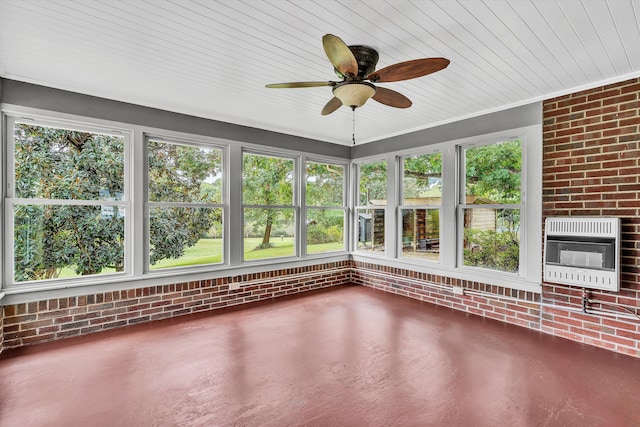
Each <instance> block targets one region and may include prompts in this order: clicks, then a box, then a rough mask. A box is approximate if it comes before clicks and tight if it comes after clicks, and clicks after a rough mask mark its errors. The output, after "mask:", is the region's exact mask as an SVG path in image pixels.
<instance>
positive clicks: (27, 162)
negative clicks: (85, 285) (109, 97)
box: [5, 119, 129, 283]
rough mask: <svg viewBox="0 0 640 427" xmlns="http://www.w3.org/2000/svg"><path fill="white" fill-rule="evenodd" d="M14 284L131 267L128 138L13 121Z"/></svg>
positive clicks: (10, 234)
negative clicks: (127, 250)
mask: <svg viewBox="0 0 640 427" xmlns="http://www.w3.org/2000/svg"><path fill="white" fill-rule="evenodd" d="M8 128H9V129H12V131H13V132H12V134H11V135H9V138H8V140H9V148H8V150H9V153H10V154H9V157H10V158H12V160H10V161H9V176H8V179H9V182H8V186H7V190H8V191H7V200H6V202H7V208H8V209H7V213H8V216H9V218H7V219H8V222H7V224H8V226H9V232H8V233H7V234H8V236H7V238H8V240H7V242H12V245H11V244H8V245H7V246H6V247H5V249H6V251H7V255H8V258H9V259H8V262H7V265H8V266H9V277H8V280H9V282H10V283H11V282H15V283H23V282H29V281H39V280H52V279H63V278H64V279H68V278H73V277H79V276H91V275H104V274H113V273H120V272H124V271H125V270H126V269H127V265H126V262H125V260H126V257H125V247H126V246H125V241H126V240H127V233H126V222H127V221H128V212H129V210H128V207H129V201H128V196H127V194H128V191H127V180H126V178H125V177H126V175H127V174H126V164H125V158H126V154H125V153H126V151H127V145H128V138H127V137H125V136H123V135H117V134H114V133H113V132H111V133H106V132H100V131H96V130H95V129H81V127H80V126H79V127H77V128H75V127H74V128H71V127H64V128H62V127H54V126H50V125H48V124H47V123H46V122H42V123H39V124H36V123H34V122H28V123H25V122H20V121H14V120H12V119H9V120H8Z"/></svg>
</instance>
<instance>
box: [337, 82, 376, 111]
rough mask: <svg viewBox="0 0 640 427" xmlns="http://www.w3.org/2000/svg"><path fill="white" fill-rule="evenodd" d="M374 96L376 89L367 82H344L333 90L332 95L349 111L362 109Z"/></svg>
mask: <svg viewBox="0 0 640 427" xmlns="http://www.w3.org/2000/svg"><path fill="white" fill-rule="evenodd" d="M375 94H376V87H375V86H374V85H372V84H371V83H368V82H344V83H340V84H338V85H336V86H335V87H334V88H333V95H334V96H335V97H336V98H338V99H339V100H340V102H342V105H344V106H345V107H349V108H351V109H355V108H360V107H362V106H363V105H364V103H365V102H367V100H368V99H369V98H371V97H372V96H373V95H375Z"/></svg>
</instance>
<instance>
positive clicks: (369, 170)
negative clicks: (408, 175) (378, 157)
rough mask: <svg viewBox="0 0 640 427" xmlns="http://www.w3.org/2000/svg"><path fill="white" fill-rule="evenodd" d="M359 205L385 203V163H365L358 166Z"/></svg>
mask: <svg viewBox="0 0 640 427" xmlns="http://www.w3.org/2000/svg"><path fill="white" fill-rule="evenodd" d="M358 168H359V174H358V178H359V180H360V182H359V183H358V189H359V192H358V193H359V195H360V196H359V199H358V205H359V206H368V205H377V206H380V205H386V204H387V163H386V162H384V161H382V162H377V163H365V164H362V165H359V166H358Z"/></svg>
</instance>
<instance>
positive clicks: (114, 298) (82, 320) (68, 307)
mask: <svg viewBox="0 0 640 427" xmlns="http://www.w3.org/2000/svg"><path fill="white" fill-rule="evenodd" d="M350 266H351V263H350V261H342V262H333V263H326V264H318V265H313V266H307V267H298V268H291V269H286V270H273V271H265V272H261V273H254V274H243V275H238V276H235V277H233V278H232V280H231V282H229V281H228V279H227V278H222V279H213V280H201V281H197V282H185V283H176V284H172V285H163V286H149V287H144V288H138V289H130V290H126V291H115V292H104V293H96V294H91V295H83V296H78V297H70V298H59V299H50V300H43V301H36V302H30V303H25V304H15V305H8V306H5V307H4V326H3V328H0V330H3V331H4V333H3V335H4V347H3V348H4V349H8V348H15V347H21V346H25V345H30V344H36V343H42V342H47V341H53V340H57V339H62V338H66V337H72V336H75V335H84V334H89V333H93V332H99V331H104V330H108V329H113V328H118V327H123V326H127V325H133V324H136V323H142V322H150V321H154V320H160V319H165V318H169V317H176V316H181V315H186V314H191V313H197V312H203V311H210V310H215V309H220V308H224V307H231V306H234V305H240V304H247V303H251V302H255V301H263V300H267V299H271V298H277V297H281V296H285V295H292V294H296V293H300V292H306V291H310V290H313V289H320V288H326V287H330V286H336V285H342V284H347V283H350V282H351V268H350ZM230 283H238V284H240V289H238V290H230V289H229V287H230V286H229V284H230ZM0 322H2V321H1V320H0ZM1 325H2V323H0V326H1ZM0 336H1V335H0Z"/></svg>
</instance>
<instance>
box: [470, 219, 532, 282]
mask: <svg viewBox="0 0 640 427" xmlns="http://www.w3.org/2000/svg"><path fill="white" fill-rule="evenodd" d="M519 262H520V210H519V209H485V208H473V209H465V210H464V265H469V266H474V267H482V268H489V269H491V270H500V271H506V272H511V273H516V272H518V268H519Z"/></svg>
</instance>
